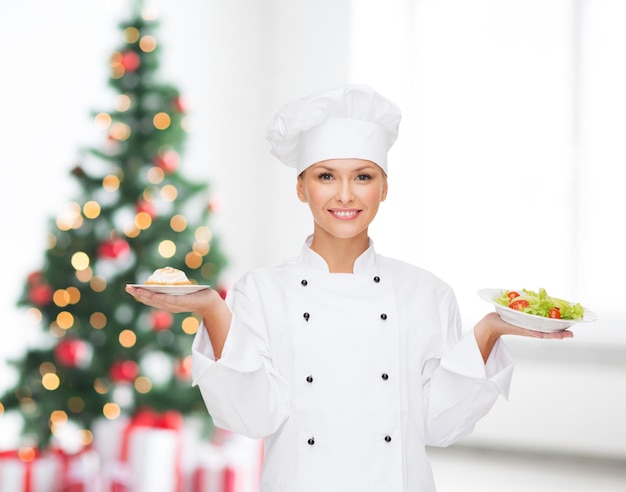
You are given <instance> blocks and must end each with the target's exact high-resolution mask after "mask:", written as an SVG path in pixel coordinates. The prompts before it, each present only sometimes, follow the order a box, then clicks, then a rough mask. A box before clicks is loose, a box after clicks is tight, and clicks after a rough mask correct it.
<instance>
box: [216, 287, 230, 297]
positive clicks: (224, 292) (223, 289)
mask: <svg viewBox="0 0 626 492" xmlns="http://www.w3.org/2000/svg"><path fill="white" fill-rule="evenodd" d="M217 293H218V294H219V295H220V297H221V298H222V299H226V295H227V294H228V289H227V288H226V287H219V286H218V287H217Z"/></svg>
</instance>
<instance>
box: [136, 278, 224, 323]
mask: <svg viewBox="0 0 626 492" xmlns="http://www.w3.org/2000/svg"><path fill="white" fill-rule="evenodd" d="M126 292H128V293H129V294H130V295H131V296H133V297H134V298H135V299H136V300H137V301H139V302H141V303H143V304H145V305H146V306H151V307H153V308H157V309H163V310H165V311H169V312H171V313H197V314H199V315H200V316H202V317H204V315H205V314H207V313H209V312H210V311H211V310H212V308H213V307H215V306H216V305H218V304H219V303H220V302H224V301H223V300H222V298H221V297H220V295H219V294H218V293H217V292H216V291H215V290H213V289H202V290H199V291H197V292H193V293H191V294H185V295H182V296H173V295H170V294H160V293H156V292H152V291H151V290H148V289H142V288H141V287H132V286H130V285H127V286H126Z"/></svg>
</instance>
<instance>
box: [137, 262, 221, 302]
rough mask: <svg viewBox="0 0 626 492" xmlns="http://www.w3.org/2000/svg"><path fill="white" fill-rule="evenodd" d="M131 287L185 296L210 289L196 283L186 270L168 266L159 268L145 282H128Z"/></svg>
mask: <svg viewBox="0 0 626 492" xmlns="http://www.w3.org/2000/svg"><path fill="white" fill-rule="evenodd" d="M128 285H129V286H131V287H139V288H141V289H147V290H150V291H152V292H155V293H157V294H169V295H173V296H183V295H185V294H193V293H194V292H198V291H200V290H204V289H209V288H210V286H208V285H200V284H194V283H193V282H192V281H191V280H189V278H188V277H187V275H186V274H185V272H183V271H182V270H179V269H178V268H173V267H170V266H166V267H163V268H157V269H156V270H155V271H154V272H153V273H152V274H151V275H150V276H149V277H148V278H147V279H146V281H145V282H144V283H143V284H128Z"/></svg>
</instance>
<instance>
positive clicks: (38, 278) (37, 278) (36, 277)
mask: <svg viewBox="0 0 626 492" xmlns="http://www.w3.org/2000/svg"><path fill="white" fill-rule="evenodd" d="M42 279H43V275H42V273H41V272H39V271H37V272H32V273H29V274H28V277H26V281H27V282H28V285H33V284H39V283H41V282H42Z"/></svg>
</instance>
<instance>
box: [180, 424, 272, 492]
mask: <svg viewBox="0 0 626 492" xmlns="http://www.w3.org/2000/svg"><path fill="white" fill-rule="evenodd" d="M218 436H219V437H218V439H214V440H213V441H212V442H208V443H205V444H203V445H201V446H200V448H199V453H198V461H197V465H196V468H195V470H194V473H193V477H192V487H191V492H258V490H259V483H260V477H261V464H262V460H263V444H262V441H260V440H256V439H249V438H247V437H244V436H240V435H236V434H232V435H228V436H227V437H225V434H224V433H223V432H220V433H219V434H218Z"/></svg>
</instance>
